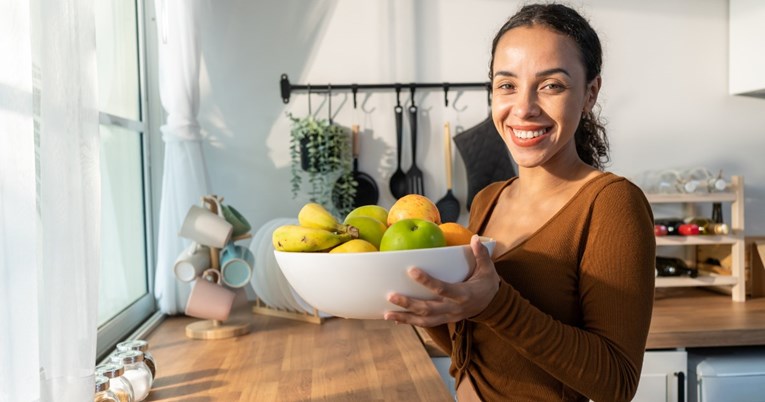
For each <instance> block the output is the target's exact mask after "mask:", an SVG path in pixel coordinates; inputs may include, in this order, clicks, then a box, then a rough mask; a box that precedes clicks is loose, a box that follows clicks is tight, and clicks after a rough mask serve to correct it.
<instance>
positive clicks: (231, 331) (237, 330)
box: [186, 195, 252, 339]
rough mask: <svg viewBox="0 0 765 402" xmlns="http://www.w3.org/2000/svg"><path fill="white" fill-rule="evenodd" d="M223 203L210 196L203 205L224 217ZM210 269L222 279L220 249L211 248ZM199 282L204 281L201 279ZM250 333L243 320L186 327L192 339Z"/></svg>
mask: <svg viewBox="0 0 765 402" xmlns="http://www.w3.org/2000/svg"><path fill="white" fill-rule="evenodd" d="M220 202H223V197H218V196H215V195H209V196H205V197H202V205H203V206H204V207H205V208H207V209H209V210H210V211H211V212H213V213H214V214H216V215H222V214H221V212H220V211H219V210H218V205H219V203H220ZM249 238H252V234H251V233H245V234H243V235H240V236H237V237H232V238H231V241H232V242H235V241H238V240H244V239H249ZM210 268H212V269H215V270H217V271H218V277H219V278H220V249H219V248H216V247H210ZM197 280H204V279H202V278H199V279H197ZM249 332H250V324H249V323H248V322H245V321H242V320H231V319H229V320H226V321H218V320H202V321H197V322H194V323H191V324H189V325H187V326H186V337H188V338H191V339H225V338H232V337H235V336H240V335H245V334H248V333H249Z"/></svg>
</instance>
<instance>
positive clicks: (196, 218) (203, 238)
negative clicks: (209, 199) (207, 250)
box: [178, 205, 234, 248]
mask: <svg viewBox="0 0 765 402" xmlns="http://www.w3.org/2000/svg"><path fill="white" fill-rule="evenodd" d="M233 230H234V227H233V226H232V225H231V224H230V223H228V222H227V221H226V219H225V218H223V216H222V215H218V213H217V211H216V212H213V211H210V210H209V209H207V208H202V207H199V206H196V205H192V206H191V208H189V211H188V213H186V218H184V219H183V224H182V225H181V230H180V231H179V232H178V235H179V236H181V237H183V238H186V239H190V240H193V241H195V242H197V243H199V244H202V245H205V246H209V247H215V248H223V247H225V246H226V243H228V241H229V239H231V233H232V232H233Z"/></svg>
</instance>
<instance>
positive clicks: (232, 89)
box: [199, 0, 336, 227]
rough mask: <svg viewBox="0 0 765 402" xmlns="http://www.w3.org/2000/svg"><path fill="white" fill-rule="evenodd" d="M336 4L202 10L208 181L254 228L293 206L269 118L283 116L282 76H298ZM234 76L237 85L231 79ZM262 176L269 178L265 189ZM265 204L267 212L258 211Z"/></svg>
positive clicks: (222, 5)
mask: <svg viewBox="0 0 765 402" xmlns="http://www.w3.org/2000/svg"><path fill="white" fill-rule="evenodd" d="M335 5H336V2H335V1H322V2H306V1H300V0H287V1H278V2H268V4H267V6H264V4H263V3H262V2H252V1H247V0H234V1H228V2H214V3H213V5H212V6H211V7H209V9H208V10H207V12H206V13H205V14H204V15H203V16H202V23H201V25H202V32H201V35H202V59H203V67H202V74H201V75H202V77H201V92H200V96H201V100H200V112H199V120H200V123H201V125H202V127H203V129H204V132H205V139H206V141H205V145H206V147H205V150H204V152H205V157H206V159H207V165H208V169H209V174H210V177H211V187H212V191H213V192H217V193H220V194H221V195H224V196H225V197H226V199H227V201H228V202H230V203H232V204H233V205H236V206H237V208H238V209H239V210H240V211H241V212H242V213H243V214H244V215H245V216H247V217H248V218H249V219H251V221H252V222H251V223H252V224H253V225H254V227H258V226H260V224H261V223H262V222H264V221H267V220H269V219H271V218H273V217H275V216H285V215H286V216H291V215H293V214H294V212H296V211H291V210H290V209H288V208H289V207H290V205H289V204H290V203H285V202H284V198H285V197H289V194H290V187H289V181H290V166H289V164H287V165H286V166H281V167H277V166H274V163H273V161H272V159H273V158H272V157H271V155H269V146H268V145H267V136H268V134H269V131H270V130H271V127H272V124H273V122H274V121H275V120H277V119H280V118H283V117H284V116H281V115H280V114H281V113H282V110H283V108H284V105H283V104H282V102H281V100H280V97H279V86H278V78H279V76H280V75H281V74H282V73H287V74H288V75H289V76H290V77H300V76H302V73H303V71H304V69H305V68H306V66H308V65H310V63H311V60H312V58H313V56H314V54H313V53H314V51H315V50H314V49H315V44H317V43H320V42H321V40H322V37H323V34H324V31H325V29H326V26H327V24H328V22H329V18H330V17H331V16H332V13H333V10H334V8H335ZM253 27H257V29H253ZM253 32H260V33H267V34H266V35H258V36H253V35H252V33H253ZM237 77H241V79H238V78H237ZM237 81H239V82H241V85H232V82H233V83H235V82H237ZM284 135H285V136H287V135H289V133H287V132H285V133H284ZM263 183H270V184H269V188H264V185H263ZM277 185H278V186H279V187H278V188H275V187H276V186H277ZM285 204H288V205H285ZM264 209H265V210H268V211H269V216H262V215H263V213H262V212H260V213H257V211H263V210H264ZM253 218H254V219H253Z"/></svg>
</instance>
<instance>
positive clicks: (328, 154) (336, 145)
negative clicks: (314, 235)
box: [288, 114, 356, 216]
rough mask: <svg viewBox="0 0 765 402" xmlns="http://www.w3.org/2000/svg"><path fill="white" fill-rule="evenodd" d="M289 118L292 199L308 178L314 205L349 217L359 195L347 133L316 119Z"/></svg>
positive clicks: (307, 189) (308, 192)
mask: <svg viewBox="0 0 765 402" xmlns="http://www.w3.org/2000/svg"><path fill="white" fill-rule="evenodd" d="M288 117H289V118H290V120H292V129H291V130H290V158H291V160H292V179H291V180H290V182H291V184H292V197H293V198H295V197H297V194H298V192H300V191H301V190H302V189H303V186H304V184H305V183H304V180H305V179H306V178H307V180H308V187H307V188H306V189H305V190H306V192H307V194H308V197H309V198H310V201H311V202H316V203H319V204H321V205H323V206H324V207H325V208H327V210H329V211H332V212H333V213H335V214H336V215H338V216H342V215H345V214H347V213H348V212H350V210H351V209H352V205H353V199H354V196H355V195H356V181H355V180H354V179H353V170H352V166H351V147H350V136H349V135H348V132H347V131H346V130H344V129H343V128H341V127H339V126H336V125H334V124H331V123H330V122H329V121H328V120H324V119H316V118H314V117H313V116H308V117H303V118H297V117H294V116H292V115H291V114H288ZM304 176H305V177H304ZM333 193H334V197H333Z"/></svg>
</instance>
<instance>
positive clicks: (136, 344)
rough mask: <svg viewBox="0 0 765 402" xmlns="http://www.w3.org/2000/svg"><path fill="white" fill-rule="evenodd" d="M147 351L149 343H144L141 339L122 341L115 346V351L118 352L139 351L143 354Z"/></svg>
mask: <svg viewBox="0 0 765 402" xmlns="http://www.w3.org/2000/svg"><path fill="white" fill-rule="evenodd" d="M148 349H149V342H146V341H144V340H143V339H134V340H132V341H124V342H120V343H118V344H117V350H119V351H124V350H140V351H141V352H145V351H146V350H148Z"/></svg>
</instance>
